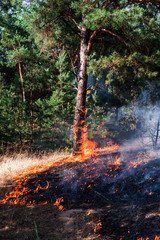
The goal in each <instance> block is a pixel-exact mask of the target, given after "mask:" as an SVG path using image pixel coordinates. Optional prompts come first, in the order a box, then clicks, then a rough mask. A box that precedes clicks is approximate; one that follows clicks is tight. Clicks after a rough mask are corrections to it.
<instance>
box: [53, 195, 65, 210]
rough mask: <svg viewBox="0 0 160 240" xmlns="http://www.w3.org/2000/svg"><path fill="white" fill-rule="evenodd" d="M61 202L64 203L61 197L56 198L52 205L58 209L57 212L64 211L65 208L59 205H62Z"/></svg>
mask: <svg viewBox="0 0 160 240" xmlns="http://www.w3.org/2000/svg"><path fill="white" fill-rule="evenodd" d="M63 202H64V199H63V197H61V198H57V199H56V202H55V203H54V205H55V206H57V208H58V209H59V211H64V210H65V208H64V207H63V205H62V204H61V203H63Z"/></svg>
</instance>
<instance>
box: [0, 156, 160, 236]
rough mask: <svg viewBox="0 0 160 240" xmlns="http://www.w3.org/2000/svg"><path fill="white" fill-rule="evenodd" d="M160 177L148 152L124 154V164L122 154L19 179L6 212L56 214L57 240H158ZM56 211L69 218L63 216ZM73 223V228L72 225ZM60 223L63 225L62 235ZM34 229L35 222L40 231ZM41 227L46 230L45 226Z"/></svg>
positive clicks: (156, 162)
mask: <svg viewBox="0 0 160 240" xmlns="http://www.w3.org/2000/svg"><path fill="white" fill-rule="evenodd" d="M159 172H160V159H159V158H154V159H153V158H152V159H150V157H149V155H148V153H147V152H143V151H142V152H141V153H139V152H127V153H125V154H124V153H123V159H122V157H120V153H118V152H117V153H113V154H103V155H102V154H101V155H99V156H96V157H92V158H90V159H86V160H85V161H84V162H68V163H67V162H66V163H65V164H62V165H61V166H56V167H50V168H49V169H48V170H46V171H42V172H39V173H35V174H29V175H26V176H25V177H23V178H20V179H17V182H16V186H15V188H14V190H13V192H10V193H9V194H8V197H6V200H5V206H4V205H1V208H2V209H3V208H4V207H5V208H6V204H7V205H8V204H9V205H10V204H11V205H10V206H8V207H9V209H12V208H14V207H15V209H18V208H24V209H28V210H25V212H26V211H29V212H30V211H31V209H32V211H33V212H34V210H35V209H39V211H41V210H40V209H42V212H43V209H45V208H46V209H47V211H49V208H51V211H53V209H54V212H56V214H54V213H53V214H52V215H53V216H51V215H50V214H49V216H50V217H51V218H52V220H51V221H53V219H54V222H55V224H54V228H53V229H55V230H52V234H53V235H54V234H55V237H57V238H55V239H62V236H63V233H65V232H68V231H69V232H68V233H67V234H68V235H67V234H66V233H65V234H64V235H65V236H63V239H113V240H119V239H120V238H121V239H126V240H127V239H138V238H141V237H143V238H144V239H146V238H147V237H149V239H155V237H156V236H160V221H159V220H160V205H159V202H160V188H159V183H160V179H159ZM12 204H21V205H24V206H14V205H12ZM26 205H28V206H26ZM42 205H43V206H42ZM54 205H56V206H57V207H58V208H59V210H63V212H58V211H57V209H55V206H54ZM49 206H50V207H49ZM68 213H69V216H68V215H67V214H68ZM41 214H42V213H40V215H41ZM47 214H48V213H47V212H46V216H45V220H46V219H48V216H47ZM60 215H61V216H62V218H61V217H60ZM65 215H67V217H66V216H65ZM5 216H6V215H5ZM63 216H64V217H63ZM73 216H74V217H73ZM36 218H37V217H36ZM60 219H61V220H62V219H63V220H62V221H61V220H60ZM64 219H65V220H64ZM66 219H67V221H66ZM69 219H70V220H69ZM71 219H72V221H71ZM73 219H74V220H73ZM4 220H5V217H4ZM42 221H43V220H42ZM47 221H49V219H48V220H47ZM68 221H69V222H71V223H72V224H69V225H67V224H68V223H67V222H68ZM3 222H5V221H3ZM57 222H60V223H59V224H58V229H59V231H58V235H57V233H56V232H57V227H56V225H57ZM91 222H92V223H91ZM33 223H34V221H33V220H32V225H33V226H34V227H35V224H33ZM81 223H82V224H81ZM38 224H39V225H42V226H43V223H42V222H41V223H38ZM49 225H50V223H49ZM71 225H72V226H71ZM44 226H45V224H44ZM60 226H61V227H60ZM64 226H66V227H64ZM67 226H68V227H67ZM73 226H74V227H73ZM59 227H60V228H59ZM42 228H43V227H42ZM2 229H3V231H1V233H3V234H4V235H3V236H4V238H2V239H7V238H5V234H6V233H7V231H8V230H7V229H4V228H2ZM64 229H65V230H64ZM83 229H87V230H83ZM34 231H35V229H34ZM43 231H44V229H43ZM46 231H47V228H46ZM78 231H79V234H78V233H77V232H78ZM40 232H41V231H40ZM54 232H55V233H54ZM35 233H36V231H35V232H34V234H33V235H35ZM39 234H40V237H39V238H40V239H46V238H45V237H44V236H45V234H47V232H46V233H45V234H44V236H42V235H43V234H42V235H41V233H39ZM52 234H51V236H52ZM73 235H74V236H73ZM47 236H48V235H47ZM51 236H50V237H51ZM17 239H20V238H17ZM21 239H22V238H21ZM26 239H27V238H26ZM29 239H32V238H31V237H30V238H29ZM33 239H35V238H33ZM48 239H53V236H52V238H48Z"/></svg>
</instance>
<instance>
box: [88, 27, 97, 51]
mask: <svg viewBox="0 0 160 240" xmlns="http://www.w3.org/2000/svg"><path fill="white" fill-rule="evenodd" d="M99 31H100V30H99V29H98V30H95V31H94V32H93V33H92V35H91V36H90V38H89V41H88V46H87V54H90V52H91V48H92V41H93V39H94V38H95V37H96V36H97V33H98V32H99Z"/></svg>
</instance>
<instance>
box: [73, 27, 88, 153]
mask: <svg viewBox="0 0 160 240" xmlns="http://www.w3.org/2000/svg"><path fill="white" fill-rule="evenodd" d="M87 47H88V30H87V28H86V27H85V26H83V27H82V28H81V44H80V66H79V81H78V92H77V101H76V107H75V116H74V129H73V130H74V136H73V154H74V155H77V154H83V153H84V152H83V136H84V124H85V116H86V92H87V80H88V76H87V72H86V67H87V62H86V58H87V55H88V52H87Z"/></svg>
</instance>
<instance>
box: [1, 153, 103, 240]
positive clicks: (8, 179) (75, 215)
mask: <svg viewBox="0 0 160 240" xmlns="http://www.w3.org/2000/svg"><path fill="white" fill-rule="evenodd" d="M64 156H67V153H65V152H56V153H54V154H49V155H48V154H47V155H45V154H44V155H41V156H40V155H39V156H37V155H32V156H31V155H28V154H27V153H23V154H14V155H12V156H11V155H10V154H8V155H4V156H1V159H0V200H2V199H4V198H5V196H6V195H8V194H9V193H10V192H11V191H12V190H13V189H14V188H15V185H16V183H15V182H14V181H13V180H12V179H13V178H14V176H16V175H17V174H20V173H21V172H23V171H24V170H25V169H27V168H29V167H32V166H36V165H39V164H42V165H45V163H46V162H47V161H51V160H53V161H54V160H55V159H56V158H61V157H64ZM88 213H89V215H88ZM98 216H99V213H96V211H95V210H92V209H91V210H90V209H89V210H83V209H71V210H65V211H63V212H62V211H59V210H58V209H57V207H56V206H55V205H53V203H48V204H46V205H41V204H37V205H32V206H23V205H10V204H0V239H1V240H62V239H68V240H69V239H70V240H71V239H73V240H76V239H86V240H87V239H88V240H89V239H98V237H97V235H96V234H95V233H94V230H95V229H96V226H97V221H98Z"/></svg>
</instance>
